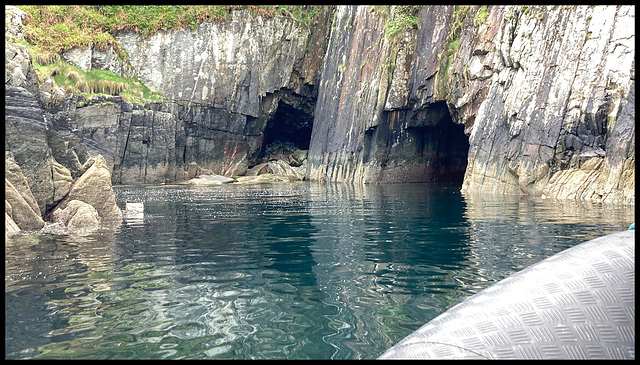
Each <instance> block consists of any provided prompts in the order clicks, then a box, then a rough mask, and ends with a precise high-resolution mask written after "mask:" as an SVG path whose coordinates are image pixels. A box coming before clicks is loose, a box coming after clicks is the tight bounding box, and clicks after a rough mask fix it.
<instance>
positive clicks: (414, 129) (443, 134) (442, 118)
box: [408, 102, 469, 185]
mask: <svg viewBox="0 0 640 365" xmlns="http://www.w3.org/2000/svg"><path fill="white" fill-rule="evenodd" d="M410 121H411V123H410V126H409V128H408V133H410V134H411V135H412V136H413V138H414V141H415V149H416V150H415V153H416V157H419V158H420V157H422V158H425V159H427V160H429V164H430V165H431V167H432V176H431V180H432V181H436V182H447V183H453V184H460V185H462V182H463V180H464V174H465V171H466V169H467V160H468V154H469V137H468V136H467V135H466V134H465V133H464V125H461V124H455V123H454V122H453V120H452V118H451V114H450V113H449V109H448V108H447V105H446V103H445V102H436V103H433V104H430V105H429V107H428V108H426V109H423V110H420V111H418V112H417V113H415V114H414V115H413V116H412V117H411V118H410Z"/></svg>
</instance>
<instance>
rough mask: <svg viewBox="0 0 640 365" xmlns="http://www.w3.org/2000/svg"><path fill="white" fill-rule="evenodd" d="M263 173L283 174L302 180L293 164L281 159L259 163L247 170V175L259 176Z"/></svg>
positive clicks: (292, 178) (294, 179)
mask: <svg viewBox="0 0 640 365" xmlns="http://www.w3.org/2000/svg"><path fill="white" fill-rule="evenodd" d="M262 174H272V175H276V176H283V177H286V178H287V179H288V180H291V181H298V180H302V176H300V174H299V173H298V172H297V171H296V170H295V169H294V168H293V167H291V165H289V164H288V163H287V162H285V161H283V160H280V159H278V160H271V161H268V162H263V163H261V164H258V165H256V166H254V167H252V168H251V169H250V170H249V171H247V173H246V175H245V176H258V175H262Z"/></svg>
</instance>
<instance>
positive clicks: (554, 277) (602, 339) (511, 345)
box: [379, 227, 635, 359]
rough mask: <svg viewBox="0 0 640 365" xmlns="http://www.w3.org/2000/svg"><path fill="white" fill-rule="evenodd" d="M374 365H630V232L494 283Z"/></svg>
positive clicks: (632, 347)
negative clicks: (432, 364)
mask: <svg viewBox="0 0 640 365" xmlns="http://www.w3.org/2000/svg"><path fill="white" fill-rule="evenodd" d="M634 228H635V227H634ZM379 359H635V230H633V229H631V228H630V230H627V231H623V232H619V233H614V234H610V235H607V236H604V237H600V238H596V239H594V240H590V241H587V242H583V243H581V244H579V245H577V246H574V247H571V248H569V249H567V250H564V251H562V252H560V253H557V254H556V255H554V256H551V257H549V258H547V259H545V260H542V261H540V262H538V263H536V264H534V265H531V266H529V267H527V268H526V269H524V270H522V271H519V272H517V273H516V274H514V275H512V276H510V277H508V278H506V279H504V280H502V281H499V282H498V283H496V284H494V285H492V286H490V287H488V288H486V289H484V290H482V291H480V292H478V293H477V294H475V295H473V296H471V297H469V298H467V299H465V300H464V301H462V302H461V303H459V304H458V305H456V306H454V307H452V308H451V309H449V310H447V311H446V312H444V313H443V314H441V315H439V316H438V317H436V318H434V319H433V320H431V321H429V322H428V323H427V324H425V325H423V326H422V327H420V328H419V329H417V330H416V331H415V332H413V333H412V334H410V335H409V336H407V337H406V338H404V339H403V340H401V341H400V342H398V343H397V344H396V345H394V346H393V347H391V348H390V349H388V350H387V351H386V352H384V353H383V354H382V355H381V356H380V357H379Z"/></svg>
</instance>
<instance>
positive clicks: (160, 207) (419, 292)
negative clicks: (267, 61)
mask: <svg viewBox="0 0 640 365" xmlns="http://www.w3.org/2000/svg"><path fill="white" fill-rule="evenodd" d="M116 196H117V201H118V204H119V206H120V207H122V208H124V205H125V203H126V202H144V204H145V210H144V217H143V218H142V219H126V220H124V221H123V222H122V224H120V225H118V226H116V227H104V228H103V229H101V230H99V231H97V232H94V233H90V234H85V235H83V236H67V235H52V234H33V235H28V236H26V235H25V236H17V237H15V238H13V239H10V240H9V241H8V242H7V243H6V244H5V358H7V359H372V358H376V357H378V356H379V355H381V354H382V353H383V352H384V351H385V350H386V349H387V348H389V347H390V346H392V345H393V344H395V343H396V342H398V341H399V340H401V339H402V338H404V337H405V336H407V335H408V334H410V333H411V332H412V331H414V330H415V329H417V328H418V327H420V326H421V325H422V324H424V323H426V322H427V321H429V320H430V319H432V318H434V317H436V316H437V315H439V314H440V313H442V312H444V311H445V310H447V309H448V308H450V307H451V306H453V305H455V304H457V303H459V302H460V301H462V300H463V299H464V298H466V297H468V296H470V295H472V294H474V293H476V292H478V291H479V290H481V289H483V288H486V287H488V286H489V285H491V284H493V283H495V282H497V281H499V280H501V279H504V278H505V277H507V276H509V275H511V274H513V273H515V272H517V271H519V270H521V269H524V268H525V267H527V266H529V265H531V264H534V263H536V262H538V261H540V260H541V259H544V258H546V257H549V256H551V255H553V254H555V253H557V252H560V251H562V250H564V249H566V248H569V247H571V246H574V245H576V244H579V243H581V242H584V241H585V240H589V239H592V238H596V237H599V236H602V235H605V234H609V233H613V232H617V231H621V230H625V229H627V227H628V226H629V224H630V223H632V222H633V221H634V219H635V215H634V209H633V207H632V206H631V207H630V206H610V205H593V204H583V203H576V202H563V203H558V202H552V201H547V200H540V199H533V198H527V197H507V198H504V197H501V198H487V197H484V198H483V197H472V196H462V195H461V194H460V193H459V188H458V187H456V186H451V185H431V184H398V185H367V186H350V185H333V184H328V185H325V184H315V183H308V182H301V183H291V184H289V183H281V184H268V185H253V186H246V185H245V186H243V185H222V186H212V187H196V186H188V185H172V186H121V187H116Z"/></svg>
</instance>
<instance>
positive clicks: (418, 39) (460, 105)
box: [308, 5, 635, 203]
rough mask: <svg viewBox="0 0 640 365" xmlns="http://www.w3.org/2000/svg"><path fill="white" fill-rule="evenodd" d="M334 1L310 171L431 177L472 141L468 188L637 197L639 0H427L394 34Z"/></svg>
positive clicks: (379, 18)
mask: <svg viewBox="0 0 640 365" xmlns="http://www.w3.org/2000/svg"><path fill="white" fill-rule="evenodd" d="M399 10H400V9H399V8H398V7H392V8H391V12H390V15H389V20H387V22H389V21H391V20H393V19H397V18H398V16H399ZM336 14H337V16H336V20H335V21H334V25H333V27H332V33H331V36H330V41H329V46H328V48H327V55H326V58H325V63H324V65H323V72H322V80H321V82H320V84H319V90H318V101H317V107H316V115H315V120H314V129H313V134H312V139H311V144H310V150H309V157H308V158H309V165H308V176H309V177H310V178H311V179H314V180H329V181H354V182H365V183H366V182H378V181H427V180H429V179H435V178H437V171H438V168H440V169H441V171H442V169H445V170H446V171H449V172H455V171H456V170H457V168H459V167H460V165H461V161H460V156H459V155H457V154H456V151H460V150H461V149H462V150H464V149H465V148H468V153H467V151H463V154H465V155H468V157H467V158H465V159H466V164H465V163H464V162H462V164H463V165H466V169H465V172H464V181H463V184H462V191H463V192H465V193H472V192H484V193H486V192H491V193H498V194H534V195H543V196H548V197H558V198H578V199H585V200H596V201H617V202H631V203H633V202H634V201H635V196H634V187H635V144H634V141H633V140H634V138H635V119H634V117H633V116H632V115H633V114H634V112H635V106H634V104H633V101H634V92H633V88H634V85H635V83H634V78H635V76H634V67H635V46H634V41H635V28H634V25H633V22H634V19H635V8H634V7H633V6H586V5H585V6H489V7H486V6H483V7H481V6H471V7H454V6H424V7H423V8H422V10H421V12H420V13H419V20H420V27H419V28H418V29H414V30H407V31H405V33H404V34H403V36H402V37H401V38H399V39H395V40H393V39H389V38H390V37H385V35H384V24H385V20H384V17H385V14H381V13H380V12H376V11H375V10H374V9H373V8H371V7H368V6H340V7H338V8H337V11H336ZM390 65H391V66H393V67H389V66H390ZM443 105H446V108H444V107H443ZM445 114H447V115H445ZM447 118H451V119H450V120H451V122H452V123H449V122H448V119H447ZM451 124H454V126H452V125H451ZM456 128H463V132H464V134H465V135H466V136H468V146H465V143H464V141H463V140H462V139H460V138H459V137H456V133H459V129H456ZM446 136H449V137H450V138H449V139H447V138H446ZM442 144H447V146H442ZM443 156H448V157H446V158H443Z"/></svg>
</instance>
